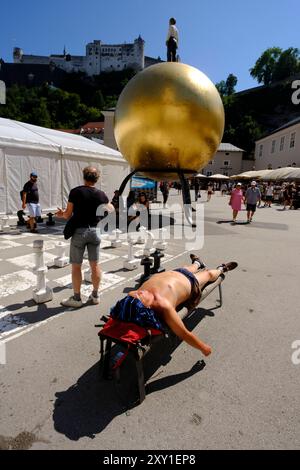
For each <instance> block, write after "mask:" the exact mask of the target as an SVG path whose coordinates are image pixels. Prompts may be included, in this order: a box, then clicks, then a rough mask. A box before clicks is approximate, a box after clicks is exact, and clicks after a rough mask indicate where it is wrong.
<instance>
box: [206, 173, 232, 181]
mask: <svg viewBox="0 0 300 470" xmlns="http://www.w3.org/2000/svg"><path fill="white" fill-rule="evenodd" d="M208 178H211V179H215V180H229V176H226V175H220V174H218V173H217V174H216V175H211V176H209V177H208Z"/></svg>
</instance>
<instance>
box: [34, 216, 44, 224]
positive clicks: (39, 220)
mask: <svg viewBox="0 0 300 470" xmlns="http://www.w3.org/2000/svg"><path fill="white" fill-rule="evenodd" d="M35 220H36V223H37V224H42V223H43V222H44V221H43V219H42V217H41V216H40V215H39V216H38V217H36V218H35Z"/></svg>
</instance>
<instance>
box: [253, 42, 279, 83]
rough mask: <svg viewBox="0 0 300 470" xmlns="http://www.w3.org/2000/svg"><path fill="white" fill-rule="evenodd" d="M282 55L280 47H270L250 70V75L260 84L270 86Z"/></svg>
mask: <svg viewBox="0 0 300 470" xmlns="http://www.w3.org/2000/svg"><path fill="white" fill-rule="evenodd" d="M281 53H282V49H280V47H270V48H269V49H267V50H265V51H264V52H263V53H262V55H261V56H260V57H259V59H257V61H256V63H255V65H254V67H252V68H251V69H250V75H251V76H252V77H253V78H256V80H257V81H258V83H263V84H264V85H269V84H270V83H271V82H272V79H273V73H274V70H275V66H276V63H277V61H278V59H279V57H280V55H281Z"/></svg>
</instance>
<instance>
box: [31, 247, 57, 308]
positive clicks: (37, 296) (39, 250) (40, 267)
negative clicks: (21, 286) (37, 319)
mask: <svg viewBox="0 0 300 470" xmlns="http://www.w3.org/2000/svg"><path fill="white" fill-rule="evenodd" d="M33 251H34V253H35V266H34V268H33V272H34V273H35V274H36V279H37V286H36V289H34V290H33V293H32V297H33V300H34V301H35V302H36V303H37V304H42V303H45V302H49V300H52V298H53V291H52V289H51V288H50V287H48V286H47V285H46V272H47V271H48V269H47V266H46V265H45V260H44V241H43V240H34V242H33Z"/></svg>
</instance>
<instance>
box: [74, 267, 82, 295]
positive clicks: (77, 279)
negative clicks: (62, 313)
mask: <svg viewBox="0 0 300 470" xmlns="http://www.w3.org/2000/svg"><path fill="white" fill-rule="evenodd" d="M81 283H82V273H81V264H76V263H73V264H72V286H73V291H74V297H75V298H76V297H78V296H79V299H80V287H81Z"/></svg>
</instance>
